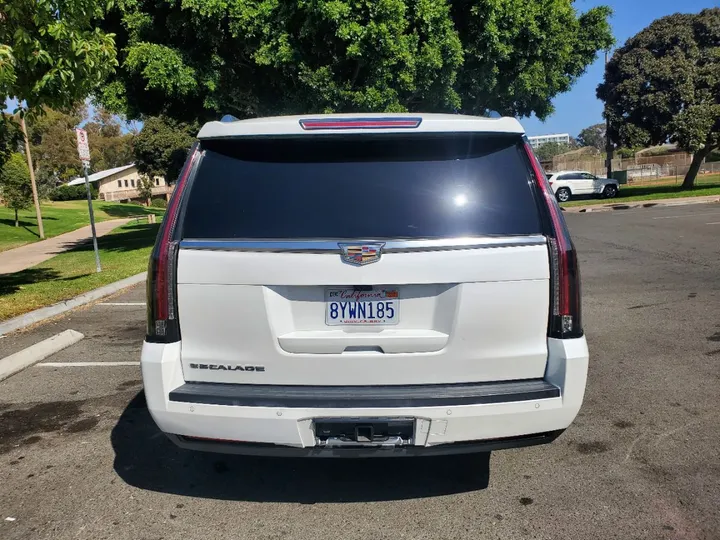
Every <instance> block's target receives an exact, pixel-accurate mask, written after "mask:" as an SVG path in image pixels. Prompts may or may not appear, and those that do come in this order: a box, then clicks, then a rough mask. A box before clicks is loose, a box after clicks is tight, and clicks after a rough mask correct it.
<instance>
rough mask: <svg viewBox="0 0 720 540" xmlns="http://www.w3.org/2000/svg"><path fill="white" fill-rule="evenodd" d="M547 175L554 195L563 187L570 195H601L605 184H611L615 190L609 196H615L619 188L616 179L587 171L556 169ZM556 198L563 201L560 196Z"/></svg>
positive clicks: (603, 192)
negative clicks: (556, 170)
mask: <svg viewBox="0 0 720 540" xmlns="http://www.w3.org/2000/svg"><path fill="white" fill-rule="evenodd" d="M547 176H548V181H549V182H550V185H551V186H552V189H553V192H554V193H555V194H556V196H557V193H558V191H559V190H560V189H563V188H564V189H567V190H569V191H570V196H574V195H603V194H605V193H606V191H605V190H606V188H607V186H612V187H614V189H615V190H614V192H613V194H612V195H609V197H615V196H616V195H617V193H618V191H619V189H620V185H619V184H618V181H617V180H614V179H612V178H601V177H598V176H595V175H594V174H591V173H589V172H587V171H558V172H556V173H551V174H550V173H548V175H547ZM558 199H559V200H561V201H562V202H564V201H563V199H562V198H561V197H558ZM565 200H568V199H565Z"/></svg>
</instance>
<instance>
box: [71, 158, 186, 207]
mask: <svg viewBox="0 0 720 540" xmlns="http://www.w3.org/2000/svg"><path fill="white" fill-rule="evenodd" d="M88 180H90V183H92V184H95V185H96V186H97V188H98V197H99V199H100V200H102V201H129V200H139V199H140V196H139V194H138V188H139V187H140V173H139V172H138V170H137V167H136V166H135V164H134V163H131V164H130V165H123V166H122V167H115V168H114V169H107V170H105V171H99V172H96V173H93V174H91V175H90V176H89V177H88ZM83 183H85V177H84V176H81V177H78V178H75V179H73V180H71V181H70V182H68V184H67V185H68V186H77V185H79V184H83ZM153 184H154V185H153V188H152V196H153V198H162V199H169V198H170V194H171V193H172V190H173V188H172V186H168V185H167V183H166V182H165V179H164V178H162V177H160V176H157V177H155V178H154V179H153Z"/></svg>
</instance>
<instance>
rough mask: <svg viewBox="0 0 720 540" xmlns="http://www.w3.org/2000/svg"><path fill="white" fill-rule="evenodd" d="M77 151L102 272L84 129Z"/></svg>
mask: <svg viewBox="0 0 720 540" xmlns="http://www.w3.org/2000/svg"><path fill="white" fill-rule="evenodd" d="M75 135H76V137H77V149H78V155H79V156H80V161H82V165H83V173H85V191H86V192H87V201H88V212H89V213H90V229H91V230H92V239H93V249H94V250H95V270H96V271H97V272H100V271H101V270H102V268H101V267H100V252H99V251H98V243H97V233H96V232H95V213H94V212H93V206H92V192H91V191H90V179H89V178H88V170H89V169H90V146H89V145H88V138H87V132H86V131H85V130H84V129H79V128H78V129H76V130H75Z"/></svg>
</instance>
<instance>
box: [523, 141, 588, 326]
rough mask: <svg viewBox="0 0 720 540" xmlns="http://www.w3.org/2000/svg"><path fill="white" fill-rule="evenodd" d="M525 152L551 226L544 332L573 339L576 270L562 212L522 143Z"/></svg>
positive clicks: (577, 291)
mask: <svg viewBox="0 0 720 540" xmlns="http://www.w3.org/2000/svg"><path fill="white" fill-rule="evenodd" d="M525 152H526V153H527V156H528V159H529V160H530V164H531V166H532V169H533V173H534V176H535V179H536V181H537V184H538V186H539V187H540V190H541V192H542V195H543V199H544V204H545V206H546V207H547V210H548V214H549V218H550V224H551V228H552V234H551V237H550V238H549V239H548V244H549V252H550V270H551V272H550V292H551V297H550V324H549V328H548V335H549V336H550V337H554V338H575V337H580V336H582V335H583V329H582V321H581V310H580V270H579V268H578V262H577V252H576V251H575V247H574V246H573V243H572V240H571V239H570V235H569V234H568V229H567V225H566V224H565V219H564V218H563V215H562V211H561V210H560V206H559V205H558V202H557V200H556V199H555V194H554V193H553V191H552V188H551V187H550V183H549V182H548V180H547V178H546V177H545V174H543V172H542V169H541V167H540V162H539V161H538V160H537V158H536V157H535V154H534V152H533V150H532V147H531V146H530V144H529V143H527V142H526V143H525Z"/></svg>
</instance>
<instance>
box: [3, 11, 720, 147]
mask: <svg viewBox="0 0 720 540" xmlns="http://www.w3.org/2000/svg"><path fill="white" fill-rule="evenodd" d="M598 5H609V6H610V7H612V9H613V11H614V14H613V17H612V19H611V20H610V24H611V25H612V29H613V34H614V35H615V39H616V47H619V46H621V45H622V44H623V43H625V41H626V40H627V39H628V38H629V37H631V36H633V35H635V34H636V33H638V32H639V31H640V30H642V29H643V28H645V27H646V26H647V25H649V24H650V23H651V22H652V21H654V20H655V19H657V18H659V17H664V16H665V15H670V14H672V13H677V12H678V11H680V12H683V13H697V12H699V11H700V10H702V9H704V8H708V7H714V6H720V0H684V1H682V2H678V0H605V1H602V0H576V1H575V9H576V10H578V11H580V12H582V11H587V10H588V9H590V8H592V7H594V6H598ZM603 64H604V56H603V55H602V54H600V55H599V57H598V58H597V60H596V61H595V62H594V63H593V64H592V65H590V66H589V67H588V69H587V71H586V72H585V74H584V75H583V76H582V77H580V78H579V79H578V81H577V82H576V83H575V86H573V87H572V89H571V90H570V91H569V92H567V93H565V94H561V95H559V96H557V97H556V98H555V99H554V100H553V104H554V105H555V113H554V114H553V115H552V116H550V117H549V118H547V119H546V120H545V122H541V121H540V120H538V119H537V118H534V117H532V118H524V119H521V122H522V124H523V125H524V126H525V129H526V130H527V132H528V135H543V134H549V133H569V134H570V135H572V136H573V137H575V136H577V135H578V133H580V130H582V129H583V128H585V127H587V126H590V125H592V124H597V123H599V122H602V103H601V102H600V101H599V100H598V99H597V98H596V97H595V89H596V88H597V85H598V84H600V82H601V81H602V78H603V73H604V68H603ZM15 106H16V105H15V103H8V104H6V108H8V109H13V108H15Z"/></svg>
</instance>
